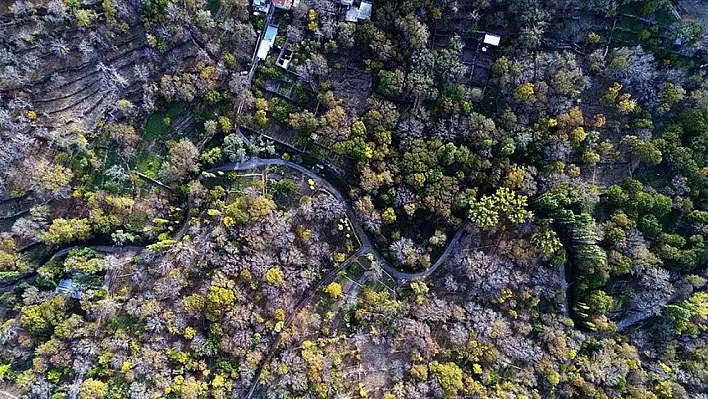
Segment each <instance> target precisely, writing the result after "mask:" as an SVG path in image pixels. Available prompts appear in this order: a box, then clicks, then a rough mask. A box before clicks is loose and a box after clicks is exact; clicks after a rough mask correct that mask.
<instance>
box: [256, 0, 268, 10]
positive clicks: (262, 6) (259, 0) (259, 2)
mask: <svg viewBox="0 0 708 399" xmlns="http://www.w3.org/2000/svg"><path fill="white" fill-rule="evenodd" d="M267 10H268V4H267V1H266V0H253V11H257V12H265V11H267Z"/></svg>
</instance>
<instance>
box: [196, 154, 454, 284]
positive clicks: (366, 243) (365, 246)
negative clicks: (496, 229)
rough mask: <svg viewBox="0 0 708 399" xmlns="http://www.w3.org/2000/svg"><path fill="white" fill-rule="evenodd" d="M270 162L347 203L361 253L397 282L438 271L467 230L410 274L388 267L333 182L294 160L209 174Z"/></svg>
mask: <svg viewBox="0 0 708 399" xmlns="http://www.w3.org/2000/svg"><path fill="white" fill-rule="evenodd" d="M270 165H277V166H284V167H286V168H290V169H294V170H297V171H298V172H300V173H302V174H304V175H306V176H307V177H309V178H310V179H312V180H313V181H315V183H317V184H318V185H320V186H322V187H324V188H325V189H327V191H329V192H330V193H332V195H334V196H335V198H337V199H338V200H340V201H342V202H343V203H344V204H346V212H347V217H348V218H349V220H350V221H351V224H352V227H353V228H354V231H355V232H356V235H357V236H358V237H359V241H360V242H361V251H364V253H370V254H372V255H373V256H374V260H376V262H378V264H379V265H381V267H382V268H383V269H384V270H385V271H386V272H387V273H388V274H390V275H391V277H393V278H394V279H396V280H398V281H400V282H405V281H410V280H415V279H422V278H426V277H428V276H429V275H431V274H432V273H434V272H435V270H437V268H438V267H439V266H440V265H442V264H443V263H445V261H446V260H447V258H448V256H449V255H450V253H451V252H452V250H453V249H454V248H455V247H456V246H457V243H458V242H459V241H460V238H462V235H463V233H464V232H465V231H466V228H467V222H464V223H462V225H461V226H460V228H459V229H458V230H457V232H456V233H455V235H454V236H453V237H452V240H451V241H450V243H449V244H448V245H447V248H445V251H443V253H442V254H441V255H440V257H439V258H438V260H437V261H435V263H433V264H432V265H431V266H430V268H428V269H427V270H425V271H422V272H417V273H409V272H403V271H401V270H398V269H397V268H395V267H393V266H391V264H389V263H388V262H386V260H385V259H384V258H383V257H382V256H381V255H380V254H379V253H378V252H377V251H376V249H374V246H373V245H372V244H371V240H370V239H369V236H368V235H367V234H366V231H364V228H363V227H362V224H361V221H360V220H359V219H358V218H357V216H356V215H355V214H354V211H353V210H352V207H351V205H350V204H349V202H348V201H346V199H345V198H344V195H342V193H341V192H340V191H339V190H338V189H337V188H336V187H334V185H332V184H331V183H330V182H329V181H327V180H326V179H325V178H323V177H322V176H320V175H318V174H316V173H315V172H313V171H311V170H310V169H307V168H305V167H304V166H302V165H299V164H297V163H295V162H291V161H286V160H284V159H280V158H251V159H249V160H247V161H244V162H233V163H228V164H226V165H223V166H219V167H216V168H214V169H210V170H208V172H209V173H216V172H229V171H245V170H250V169H257V168H261V167H264V166H270Z"/></svg>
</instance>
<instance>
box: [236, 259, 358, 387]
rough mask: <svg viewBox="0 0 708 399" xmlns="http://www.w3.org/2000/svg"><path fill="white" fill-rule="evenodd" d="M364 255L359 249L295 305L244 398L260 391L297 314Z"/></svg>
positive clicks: (269, 348) (272, 342)
mask: <svg viewBox="0 0 708 399" xmlns="http://www.w3.org/2000/svg"><path fill="white" fill-rule="evenodd" d="M363 253H364V251H363V248H359V250H358V251H356V252H354V253H353V254H352V255H351V256H350V257H349V258H347V259H346V260H345V261H344V262H342V264H341V265H339V266H338V267H336V268H334V269H332V270H330V271H329V273H327V274H326V275H325V276H324V277H322V278H321V279H320V281H319V282H318V283H317V284H315V286H314V287H312V288H310V289H309V290H307V292H306V293H305V294H304V295H303V296H302V298H300V301H299V302H298V303H297V305H295V309H293V311H292V312H291V313H290V315H289V316H288V318H287V319H285V322H284V323H283V328H282V329H281V330H280V332H279V333H278V334H277V335H276V336H275V338H274V339H273V341H271V343H270V345H269V346H268V352H267V354H266V357H265V359H263V361H262V362H261V365H260V366H259V367H258V370H256V375H255V376H254V377H253V384H251V388H250V389H249V390H248V393H247V394H246V396H245V397H244V398H245V399H250V398H251V397H252V396H253V394H254V393H255V392H256V389H258V386H259V385H260V382H259V380H260V378H261V374H263V370H264V369H265V367H266V365H268V363H270V361H271V360H272V359H273V356H275V352H276V349H277V348H278V345H280V342H282V340H283V332H284V331H287V330H288V329H289V328H290V326H291V325H292V324H293V321H295V317H296V316H297V314H298V313H300V311H301V310H302V309H303V308H304V307H305V306H307V305H308V304H309V303H310V301H311V300H312V299H313V298H314V297H315V294H316V293H317V291H318V290H319V289H320V288H322V286H323V285H325V284H329V283H331V282H332V281H334V279H335V278H336V277H337V275H338V274H339V273H340V272H342V271H344V270H345V269H347V268H348V267H349V266H351V264H352V262H354V260H356V259H357V258H358V257H359V256H361V255H363Z"/></svg>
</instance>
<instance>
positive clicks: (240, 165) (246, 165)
mask: <svg viewBox="0 0 708 399" xmlns="http://www.w3.org/2000/svg"><path fill="white" fill-rule="evenodd" d="M266 166H282V167H286V168H289V169H293V170H296V171H298V172H300V173H302V174H304V175H305V176H307V177H309V178H310V179H312V180H313V181H314V182H315V183H316V184H318V185H319V186H321V187H324V188H325V189H326V190H327V191H328V192H329V193H330V194H332V195H333V196H334V197H335V198H337V199H338V200H339V201H341V202H342V203H344V204H345V206H346V214H347V218H349V222H350V224H351V225H352V228H353V229H354V231H355V233H356V235H357V237H358V238H359V242H360V243H361V248H359V250H357V251H356V252H355V253H354V254H352V255H351V256H350V257H349V258H347V260H345V261H344V262H342V264H341V265H339V266H338V267H337V268H335V269H333V270H331V271H330V272H329V273H327V275H325V276H324V277H323V278H322V279H321V280H320V281H319V282H318V283H317V284H316V285H315V286H313V287H312V288H311V289H309V290H308V291H307V293H306V294H305V295H303V297H302V298H301V299H300V301H299V302H298V303H297V305H296V306H295V308H294V309H293V311H292V312H291V313H290V315H289V316H288V318H287V319H286V320H285V322H284V324H283V327H282V329H281V332H279V333H278V334H277V335H276V337H275V338H274V339H273V340H272V341H271V343H270V345H269V347H268V352H267V354H266V357H265V359H263V361H262V362H261V364H260V366H259V367H258V370H256V374H255V376H254V377H253V384H251V387H250V389H249V390H248V392H247V393H246V396H244V399H251V398H252V397H253V395H254V393H255V392H256V390H257V389H258V387H259V386H260V378H261V375H262V373H263V370H264V369H265V367H266V365H268V364H269V363H270V361H271V360H272V358H273V356H275V352H276V350H277V348H278V345H280V342H281V341H282V339H283V335H282V334H283V333H282V332H283V331H287V330H288V329H289V328H290V326H291V325H292V323H293V321H294V320H295V317H296V316H297V314H298V313H299V312H300V310H301V309H302V308H304V307H305V306H307V304H308V303H310V301H311V300H312V299H313V298H314V297H315V294H316V293H317V291H318V290H319V289H320V288H321V287H322V286H324V285H325V284H328V283H329V282H331V281H334V279H335V278H336V277H337V275H338V274H339V273H340V272H341V271H343V270H345V269H346V268H348V267H349V266H350V265H351V264H352V262H353V261H354V260H355V259H357V258H358V257H359V256H362V255H364V254H367V253H368V254H371V255H373V257H374V260H375V261H376V262H377V263H378V264H379V265H381V267H382V268H383V269H384V270H385V271H386V273H388V274H389V275H390V276H391V277H392V278H394V279H395V280H396V281H397V282H399V283H403V282H406V281H411V280H416V279H423V278H426V277H428V276H429V275H431V274H432V273H434V272H435V270H437V268H438V267H440V265H442V264H443V263H445V261H446V260H447V258H448V257H449V256H450V253H451V252H452V251H453V249H454V248H455V247H456V246H457V243H458V242H459V241H460V238H462V235H463V233H464V232H465V231H466V230H467V222H466V221H465V222H463V223H462V225H460V227H459V228H458V230H457V232H456V233H455V235H454V236H453V237H452V240H450V242H449V243H448V245H447V247H446V248H445V250H444V251H443V253H442V254H441V255H440V257H439V258H438V260H437V261H435V263H433V264H432V265H431V266H430V268H428V269H427V270H425V271H422V272H416V273H407V272H403V271H401V270H398V269H396V268H395V267H393V266H391V264H389V263H388V262H386V260H385V259H384V258H383V257H382V256H381V255H380V254H379V253H378V252H377V251H376V249H375V248H374V246H373V245H372V244H371V240H370V239H369V236H368V235H367V234H366V231H365V230H364V228H363V227H362V225H361V221H360V220H359V219H358V218H357V216H356V214H355V213H354V210H353V209H352V207H351V205H350V204H349V202H348V201H347V200H346V199H345V197H344V195H342V193H341V192H340V191H339V190H338V189H337V188H336V187H334V185H332V183H330V182H329V181H327V180H326V179H325V178H323V177H322V176H320V175H318V174H316V173H315V172H313V171H311V170H309V169H307V168H305V167H304V166H302V165H299V164H296V163H294V162H290V161H286V160H284V159H280V158H251V159H249V160H247V161H244V162H234V163H229V164H226V165H222V166H219V167H216V168H213V169H210V170H208V171H207V172H208V173H212V174H214V173H218V172H232V171H246V170H251V169H257V168H262V167H266ZM188 221H189V220H187V222H188ZM187 222H185V223H187Z"/></svg>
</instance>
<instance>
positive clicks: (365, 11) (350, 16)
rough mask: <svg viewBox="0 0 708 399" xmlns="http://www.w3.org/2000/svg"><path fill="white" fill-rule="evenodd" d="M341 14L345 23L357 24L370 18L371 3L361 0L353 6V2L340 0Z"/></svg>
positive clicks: (351, 0)
mask: <svg viewBox="0 0 708 399" xmlns="http://www.w3.org/2000/svg"><path fill="white" fill-rule="evenodd" d="M340 4H341V13H342V15H343V16H344V20H345V21H347V22H357V21H362V20H367V19H370V18H371V7H372V5H371V2H370V1H368V0H361V1H359V2H357V4H355V1H354V0H340Z"/></svg>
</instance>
